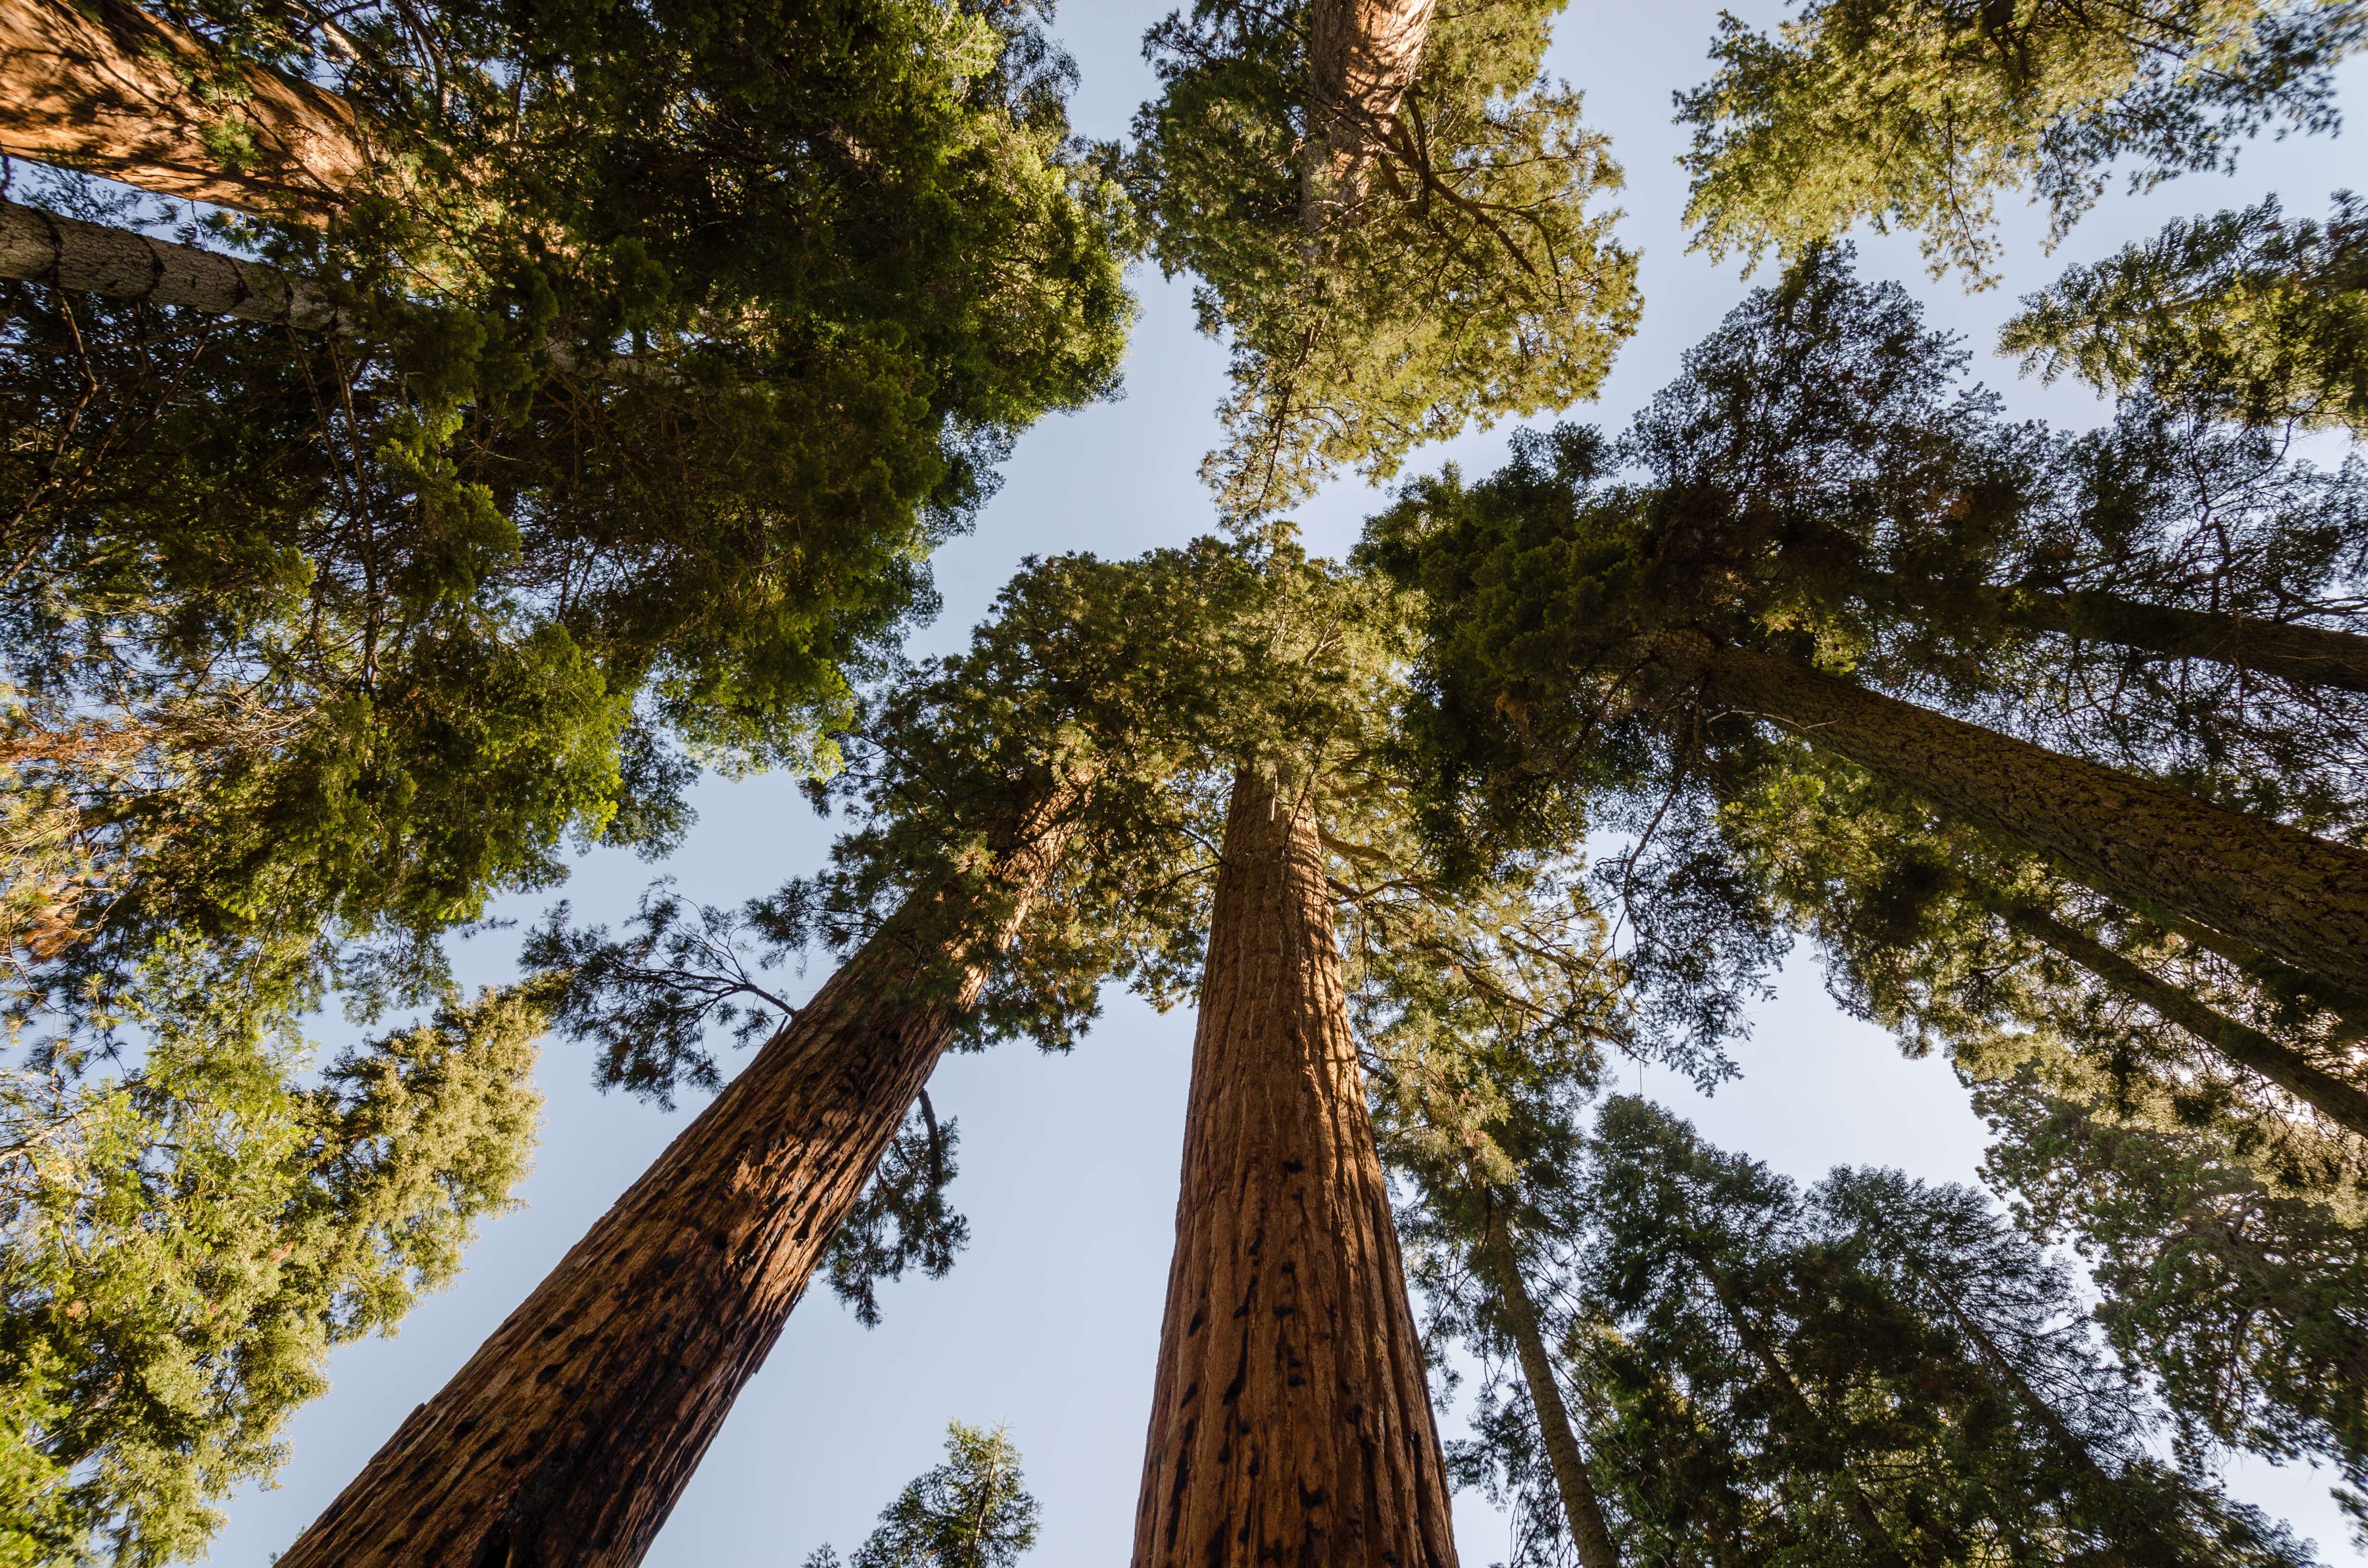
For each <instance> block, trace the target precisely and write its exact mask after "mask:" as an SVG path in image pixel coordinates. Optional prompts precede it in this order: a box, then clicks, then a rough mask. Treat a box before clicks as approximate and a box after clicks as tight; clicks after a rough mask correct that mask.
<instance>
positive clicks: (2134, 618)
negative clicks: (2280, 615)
mask: <svg viewBox="0 0 2368 1568" xmlns="http://www.w3.org/2000/svg"><path fill="white" fill-rule="evenodd" d="M1942 593H1943V590H1941V588H1939V587H1938V586H1937V585H1931V584H1918V583H1915V582H1912V581H1908V580H1906V579H1892V580H1889V581H1887V582H1886V583H1885V584H1884V587H1883V588H1882V589H1881V590H1880V592H1879V595H1878V597H1884V598H1889V599H1893V600H1895V601H1896V602H1899V603H1902V604H1908V605H1917V606H1926V605H1930V604H1931V603H1933V602H1934V601H1935V600H1936V599H1938V598H1939V597H1941V595H1942ZM1975 595H1976V597H1979V598H1980V599H1981V600H1982V601H1983V602H1984V604H1985V606H1986V608H1988V609H1990V610H1991V611H1992V612H1993V613H1995V614H1996V615H1997V616H1998V619H2001V620H2004V621H2006V622H2008V623H2009V625H2015V626H2026V627H2029V628H2031V629H2032V631H2058V632H2062V633H2064V634H2065V635H2066V636H2071V637H2087V638H2091V639H2093V640H2095V641H2097V642H2118V643H2120V644H2121V645H2122V646H2123V647H2125V648H2136V649H2139V650H2142V651H2144V652H2146V653H2160V654H2162V655H2163V656H2164V657H2166V658H2172V659H2207V660H2210V661H2211V662H2212V663H2214V664H2220V665H2237V666H2239V667H2242V668H2244V669H2248V670H2258V671H2260V673H2261V674H2263V675H2269V676H2277V677H2278V678H2280V679H2281V680H2290V681H2293V682H2294V684H2295V685H2297V686H2322V687H2334V688H2335V689H2337V690H2340V691H2368V637H2362V636H2358V635H2356V634H2354V633H2352V632H2349V631H2332V630H2330V629H2328V628H2327V627H2323V626H2296V625H2293V624H2290V623H2288V622H2285V621H2278V620H2256V619H2249V618H2247V617H2245V616H2237V615H2214V614H2211V613H2209V612H2208V611H2204V610H2196V609H2184V608H2178V607H2176V606H2171V605H2155V604H2146V603H2145V602H2144V601H2142V600H2138V599H2130V598H2123V597H2121V596H2120V595H2118V594H2105V593H2096V592H2090V591H2075V592H2072V593H2068V594H2050V593H2041V592H2035V591H2031V590H2026V589H2009V588H1996V587H1985V588H1979V589H1976V590H1975Z"/></svg>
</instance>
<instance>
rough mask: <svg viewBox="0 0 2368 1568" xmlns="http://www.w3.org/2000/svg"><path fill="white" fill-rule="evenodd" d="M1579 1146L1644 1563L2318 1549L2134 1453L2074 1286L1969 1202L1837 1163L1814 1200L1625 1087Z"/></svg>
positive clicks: (1952, 1192)
mask: <svg viewBox="0 0 2368 1568" xmlns="http://www.w3.org/2000/svg"><path fill="white" fill-rule="evenodd" d="M1592 1153H1593V1157H1592V1160H1591V1163H1590V1165H1589V1167H1588V1210H1589V1212H1590V1214H1591V1215H1592V1217H1593V1218H1594V1220H1595V1222H1596V1227H1597V1228H1596V1230H1595V1233H1594V1236H1593V1240H1592V1242H1591V1244H1590V1247H1589V1250H1588V1255H1587V1256H1586V1258H1585V1260H1584V1263H1583V1268H1582V1277H1583V1284H1584V1289H1585V1290H1586V1291H1587V1293H1588V1297H1589V1298H1590V1299H1591V1301H1592V1302H1593V1303H1594V1306H1595V1308H1596V1310H1597V1311H1599V1312H1600V1313H1601V1314H1602V1316H1603V1318H1604V1319H1605V1320H1606V1322H1607V1323H1608V1324H1610V1325H1611V1332H1609V1333H1605V1334H1602V1335H1598V1336H1596V1338H1595V1339H1594V1340H1593V1342H1592V1343H1591V1344H1590V1345H1589V1346H1587V1347H1586V1348H1585V1349H1583V1350H1582V1351H1581V1353H1582V1354H1586V1355H1590V1356H1592V1357H1593V1358H1595V1359H1596V1361H1597V1362H1598V1364H1599V1366H1600V1375H1601V1376H1602V1377H1603V1379H1604V1381H1605V1384H1606V1386H1607V1388H1608V1390H1609V1391H1610V1392H1611V1402H1612V1403H1611V1414H1609V1415H1607V1416H1606V1417H1605V1418H1604V1419H1603V1421H1602V1422H1601V1424H1600V1429H1599V1431H1598V1433H1597V1438H1598V1445H1599V1447H1600V1449H1602V1450H1604V1451H1605V1452H1607V1453H1609V1454H1611V1455H1614V1456H1617V1457H1616V1459H1613V1460H1610V1461H1607V1462H1604V1463H1603V1464H1601V1465H1600V1469H1601V1471H1603V1478H1604V1482H1605V1489H1606V1492H1607V1494H1608V1497H1609V1499H1610V1500H1611V1502H1612V1503H1613V1505H1614V1506H1615V1507H1616V1509H1617V1511H1618V1513H1619V1514H1620V1515H1621V1516H1622V1521H1623V1525H1624V1528H1626V1529H1627V1530H1628V1531H1630V1532H1632V1537H1631V1539H1632V1541H1633V1542H1634V1545H1635V1546H1637V1547H1641V1548H1642V1549H1643V1550H1644V1551H1645V1554H1646V1555H1648V1556H1650V1557H1652V1558H1655V1559H1656V1560H1658V1559H1660V1558H1662V1557H1664V1556H1665V1555H1666V1556H1667V1557H1668V1560H1671V1561H1680V1562H1759V1561H1765V1560H1767V1558H1768V1556H1769V1555H1770V1554H1777V1555H1782V1556H1785V1557H1788V1558H1794V1559H1800V1560H1808V1561H1817V1562H1884V1561H1888V1562H1898V1561H1902V1560H1905V1561H1920V1562H1962V1561H1968V1560H1973V1559H1979V1558H1987V1557H1988V1556H1989V1555H1991V1554H1992V1553H1996V1554H1998V1555H2001V1556H2006V1557H2009V1558H2015V1559H2021V1558H2024V1557H2033V1558H2039V1559H2044V1560H2045V1561H2049V1562H2114V1561H2119V1562H2159V1563H2165V1564H2168V1563H2171V1562H2227V1563H2282V1562H2288V1563H2298V1562H2308V1561H2310V1558H2309V1555H2308V1553H2307V1551H2305V1549H2303V1548H2302V1547H2301V1546H2300V1545H2298V1544H2297V1543H2296V1542H2294V1540H2292V1539H2291V1538H2290V1537H2288V1536H2287V1535H2286V1534H2285V1532H2284V1530H2283V1528H2280V1527H2278V1526H2276V1525H2274V1524H2272V1523H2271V1522H2270V1521H2269V1520H2267V1519H2266V1518H2264V1517H2262V1516H2261V1515H2260V1514H2259V1513H2258V1512H2257V1511H2256V1510H2253V1509H2251V1508H2249V1507H2247V1506H2243V1505H2240V1504H2236V1503H2232V1502H2230V1501H2229V1500H2228V1499H2227V1498H2226V1496H2225V1495H2223V1494H2221V1493H2220V1492H2219V1490H2218V1488H2217V1487H2216V1486H2215V1485H2214V1484H2212V1483H2209V1482H2206V1481H2203V1480H2202V1479H2200V1478H2197V1477H2194V1476H2192V1475H2190V1474H2186V1473H2182V1472H2180V1471H2174V1470H2171V1469H2169V1467H2166V1466H2164V1465H2162V1464H2161V1463H2159V1462H2158V1461H2157V1460H2153V1459H2151V1458H2150V1457H2148V1456H2147V1455H2146V1451H2145V1449H2144V1448H2143V1446H2142V1439H2143V1437H2145V1435H2146V1431H2147V1429H2148V1428H2149V1426H2150V1425H2151V1424H2152V1421H2153V1417H2152V1415H2151V1413H2150V1412H2149V1410H2148V1409H2147V1407H2146V1403H2145V1402H2144V1401H2143V1400H2142V1399H2141V1398H2140V1397H2139V1396H2138V1394H2137V1392H2136V1391H2135V1388H2134V1387H2133V1385H2132V1384H2131V1383H2130V1382H2129V1381H2127V1380H2126V1379H2124V1378H2123V1376H2122V1375H2121V1374H2120V1372H2119V1371H2118V1369H2116V1368H2114V1367H2113V1366H2112V1363H2111V1362H2110V1361H2109V1360H2107V1359H2106V1358H2104V1357H2103V1356H2102V1355H2101V1354H2100V1351H2099V1348H2098V1346H2097V1345H2096V1343H2095V1340H2094V1336H2093V1335H2091V1334H2090V1332H2089V1327H2088V1324H2087V1323H2086V1321H2085V1318H2084V1314H2082V1313H2081V1312H2080V1311H2079V1303H2078V1297H2077V1295H2076V1294H2075V1292H2074V1290H2073V1288H2072V1285H2071V1282H2070V1279H2069V1278H2068V1276H2067V1275H2066V1272H2065V1270H2064V1269H2063V1268H2062V1267H2060V1266H2058V1265H2055V1264H2054V1263H2051V1262H2050V1261H2048V1260H2047V1259H2045V1258H2044V1256H2041V1255H2040V1254H2039V1253H2038V1251H2037V1250H2036V1249H2035V1248H2033V1247H2032V1245H2031V1244H2030V1243H2028V1242H2027V1241H2025V1240H2023V1239H2021V1237H2019V1236H2018V1235H2017V1234H2016V1233H2014V1232H2013V1231H2012V1230H2011V1229H2010V1228H2009V1227H2008V1226H2007V1224H2006V1223H2005V1222H2004V1221H2003V1219H2002V1218H2001V1217H2000V1216H1998V1214H1997V1213H1996V1212H1995V1211H1994V1210H1992V1209H1991V1208H1990V1206H1989V1204H1988V1202H1987V1199H1985V1198H1984V1197H1983V1196H1982V1195H1981V1194H1979V1193H1977V1192H1975V1191H1972V1190H1970V1189H1967V1188H1964V1187H1927V1186H1925V1185H1924V1184H1922V1183H1918V1182H1912V1181H1909V1180H1907V1178H1906V1177H1904V1176H1900V1175H1898V1174H1897V1173H1895V1172H1886V1171H1878V1172H1854V1171H1850V1170H1847V1169H1844V1170H1838V1171H1836V1172H1835V1173H1833V1175H1832V1176H1829V1177H1828V1178H1827V1180H1826V1181H1825V1182H1823V1183H1821V1184H1820V1185H1819V1186H1817V1187H1815V1188H1813V1189H1812V1190H1811V1191H1810V1192H1808V1193H1807V1194H1805V1195H1804V1194H1802V1193H1800V1192H1799V1191H1798V1190H1797V1189H1796V1188H1794V1187H1793V1184H1792V1183H1790V1182H1789V1181H1786V1180H1784V1179H1783V1178H1782V1177H1780V1176H1775V1175H1773V1174H1772V1173H1770V1171H1768V1170H1767V1168H1766V1167H1764V1166H1762V1165H1758V1164H1756V1163H1755V1162H1752V1161H1749V1160H1747V1159H1743V1158H1740V1157H1738V1156H1734V1155H1728V1154H1724V1153H1720V1152H1719V1151H1717V1150H1715V1149H1712V1148H1710V1147H1708V1146H1706V1145H1704V1144H1703V1143H1702V1142H1700V1140H1699V1139H1698V1138H1697V1137H1696V1136H1695V1135H1694V1133H1693V1131H1692V1129H1691V1128H1690V1127H1688V1126H1687V1125H1686V1124H1684V1123H1683V1122H1680V1121H1678V1120H1676V1119H1674V1118H1671V1117H1669V1116H1668V1115H1667V1113H1665V1112H1662V1111H1660V1110H1658V1109H1656V1108H1652V1107H1650V1106H1648V1105H1646V1104H1645V1102H1643V1101H1641V1100H1636V1099H1634V1098H1629V1097H1625V1096H1623V1097H1622V1098H1619V1099H1615V1100H1613V1101H1611V1102H1610V1103H1609V1104H1608V1105H1607V1106H1606V1107H1605V1109H1604V1113H1603V1116H1602V1118H1601V1119H1600V1126H1599V1130H1598V1142H1596V1144H1595V1145H1594V1148H1593V1151H1592Z"/></svg>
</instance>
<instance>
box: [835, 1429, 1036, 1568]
mask: <svg viewBox="0 0 2368 1568" xmlns="http://www.w3.org/2000/svg"><path fill="white" fill-rule="evenodd" d="M1038 1512H1039V1510H1038V1508H1037V1506H1036V1499H1035V1498H1033V1497H1031V1496H1030V1495H1029V1494H1028V1490H1027V1487H1026V1486H1025V1484H1024V1483H1022V1481H1021V1478H1020V1474H1019V1447H1018V1445H1016V1444H1015V1443H1013V1442H1012V1440H1011V1437H1010V1434H1009V1433H1008V1432H1007V1431H1005V1430H1004V1429H1003V1428H1002V1427H1000V1426H998V1427H996V1429H995V1430H994V1431H991V1432H990V1431H987V1430H986V1429H985V1428H984V1427H979V1426H963V1425H962V1423H961V1422H959V1421H954V1422H950V1423H948V1424H947V1426H946V1462H945V1463H943V1464H941V1465H939V1466H938V1467H937V1468H935V1469H934V1470H931V1471H928V1472H926V1473H925V1474H922V1475H919V1476H916V1477H915V1478H914V1479H913V1480H912V1481H911V1482H910V1483H907V1484H906V1486H905V1490H904V1491H903V1492H901V1493H899V1494H897V1496H896V1500H895V1501H894V1502H893V1503H891V1504H889V1505H888V1506H887V1507H885V1508H883V1509H882V1510H881V1513H880V1528H877V1529H875V1530H873V1531H872V1532H871V1536H870V1537H869V1538H868V1539H866V1540H865V1541H864V1543H863V1544H862V1545H861V1546H860V1547H859V1548H857V1549H856V1552H855V1555H854V1556H853V1557H851V1558H849V1559H848V1563H849V1565H850V1568H1011V1564H1012V1563H1014V1562H1019V1559H1020V1558H1021V1557H1022V1556H1024V1555H1026V1553H1027V1551H1028V1549H1029V1548H1030V1547H1031V1546H1033V1545H1035V1544H1036V1520H1037V1515H1038ZM837 1564H838V1554H837V1552H835V1551H832V1550H831V1549H830V1548H829V1547H827V1546H825V1547H822V1548H820V1549H819V1550H817V1551H815V1552H814V1554H813V1555H812V1556H810V1557H808V1558H807V1559H806V1568H837Z"/></svg>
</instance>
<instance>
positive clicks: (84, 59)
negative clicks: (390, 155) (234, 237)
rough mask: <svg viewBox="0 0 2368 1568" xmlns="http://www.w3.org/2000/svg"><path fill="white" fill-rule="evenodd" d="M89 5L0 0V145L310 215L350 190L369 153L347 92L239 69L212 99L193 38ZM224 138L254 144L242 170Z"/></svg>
mask: <svg viewBox="0 0 2368 1568" xmlns="http://www.w3.org/2000/svg"><path fill="white" fill-rule="evenodd" d="M93 9H94V10H95V11H96V12H97V16H96V17H93V16H92V15H90V14H88V13H85V11H84V10H83V9H82V8H81V7H79V6H75V5H74V4H73V3H72V0H0V153H6V154H7V155H8V156H10V157H14V158H30V159H32V160H34V161H35V162H37V163H44V164H57V165H63V166H64V167H67V168H75V169H86V170H88V171H89V172H91V173H93V174H98V175H105V176H107V177H108V178H109V179H116V180H121V181H122V182H123V183H124V184H126V185H131V186H137V187H140V188H141V189H142V190H153V191H154V192H156V193H157V194H159V195H162V196H178V197H187V198H188V199H192V200H196V201H210V202H213V203H215V204H217V205H219V206H223V207H236V208H241V209H245V210H250V211H257V212H272V213H290V212H292V213H295V214H297V215H299V216H302V217H304V218H307V219H310V220H311V221H312V222H315V223H319V222H325V221H326V220H327V219H328V218H329V216H330V215H331V214H332V213H334V212H335V211H336V210H337V208H338V207H339V206H340V205H341V204H342V203H343V201H344V200H345V199H347V197H348V196H350V195H351V194H352V192H353V189H354V187H355V186H356V184H357V183H358V182H359V180H360V179H361V177H362V175H363V173H364V171H365V170H366V169H367V167H368V166H369V163H370V158H369V153H368V151H367V149H366V148H365V147H364V145H363V142H362V137H361V132H360V129H359V126H358V124H357V123H356V120H355V117H354V111H353V109H352V108H350V107H349V106H348V105H347V103H346V102H345V100H344V99H342V98H340V97H337V96H336V94H335V93H330V92H324V91H323V90H322V89H321V88H319V87H316V86H313V85H312V84H310V83H308V82H299V81H295V80H291V79H290V78H289V77H286V76H282V75H280V74H279V73H277V72H274V71H268V70H266V69H264V68H263V67H262V66H259V65H248V66H245V67H243V68H241V69H240V70H239V72H238V73H237V74H238V85H237V87H236V89H235V90H236V91H237V92H238V93H239V94H240V95H241V96H239V97H235V98H233V97H228V96H225V97H222V99H221V100H219V101H217V102H214V103H211V104H209V103H207V102H206V101H205V100H204V98H203V97H201V96H200V95H201V90H202V87H203V85H205V84H207V83H208V82H209V80H210V78H211V76H212V74H213V73H214V71H215V70H216V69H217V62H216V60H215V57H214V53H213V51H212V50H211V49H210V48H209V47H208V46H207V45H206V44H205V43H204V42H203V41H202V40H199V39H197V38H193V37H191V36H190V35H189V34H188V33H185V32H183V31H182V30H181V29H180V28H175V27H172V26H169V25H167V24H166V23H164V22H160V21H158V20H157V19H156V18H154V17H151V16H149V15H148V14H147V13H145V12H143V11H141V10H139V9H137V8H136V7H134V6H130V5H126V4H124V3H123V0H101V3H100V4H99V5H97V6H94V7H93ZM185 74H186V75H187V76H188V77H189V78H190V79H192V80H194V81H196V82H198V83H199V84H200V85H199V87H192V86H190V85H188V83H186V82H185V81H184V80H183V78H184V75H185ZM225 133H227V136H228V137H229V138H234V139H235V140H236V141H238V142H244V143H245V145H246V146H247V147H248V148H250V149H251V150H252V151H251V153H249V155H248V156H246V157H245V159H244V160H243V161H242V165H241V166H239V167H236V168H233V167H231V166H229V164H228V162H227V161H226V160H225V159H224V158H223V156H222V153H220V152H218V151H217V150H216V148H217V146H219V145H220V144H221V143H222V142H223V141H224V140H225ZM210 141H211V142H213V143H214V145H209V142H210Z"/></svg>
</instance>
